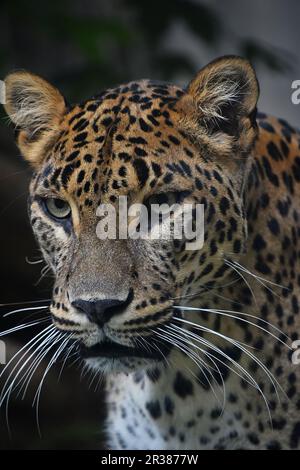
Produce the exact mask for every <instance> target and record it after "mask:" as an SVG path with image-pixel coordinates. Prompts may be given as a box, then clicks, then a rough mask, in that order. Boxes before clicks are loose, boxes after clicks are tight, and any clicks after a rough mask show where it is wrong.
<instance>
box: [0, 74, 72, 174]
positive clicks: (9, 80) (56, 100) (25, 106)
mask: <svg viewBox="0 0 300 470" xmlns="http://www.w3.org/2000/svg"><path fill="white" fill-rule="evenodd" d="M5 89H6V96H5V98H6V104H5V105H4V107H5V110H6V112H7V114H8V116H9V117H10V119H11V121H12V122H13V123H14V124H15V125H16V129H17V131H18V132H17V144H18V146H19V148H20V150H21V152H22V155H23V156H24V158H25V159H26V160H28V161H29V162H30V163H31V164H32V165H33V166H34V167H38V166H39V164H40V163H41V161H42V160H43V158H44V156H45V149H46V147H47V145H49V144H50V143H51V141H53V139H54V138H55V137H56V136H57V135H58V133H59V125H60V122H61V119H62V117H63V115H64V112H65V100H64V98H63V96H62V95H61V94H60V92H59V91H58V90H57V89H56V88H55V87H53V86H52V85H50V83H48V82H46V81H45V80H44V79H43V78H40V77H38V76H37V75H34V74H32V73H29V72H23V71H21V72H14V73H11V74H10V75H8V76H7V77H6V79H5Z"/></svg>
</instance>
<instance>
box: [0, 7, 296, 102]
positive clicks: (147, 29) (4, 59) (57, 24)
mask: <svg viewBox="0 0 300 470" xmlns="http://www.w3.org/2000/svg"><path fill="white" fill-rule="evenodd" d="M1 8H2V11H1V18H0V74H1V75H4V74H5V73H7V72H8V71H9V70H11V69H14V68H26V69H29V70H32V71H35V72H36V73H39V74H41V75H45V76H46V77H47V78H48V79H50V80H53V81H54V82H56V83H57V84H58V86H60V87H62V89H63V91H65V93H66V94H68V96H71V97H72V98H73V99H74V100H75V99H76V100H77V99H81V98H84V97H86V96H87V95H88V94H90V93H92V92H93V91H95V90H99V89H101V88H103V87H106V86H109V85H111V84H114V83H118V82H122V81H126V80H130V79H132V78H134V77H136V76H140V77H141V76H149V75H151V76H152V77H155V78H157V79H165V80H172V79H173V78H174V77H176V76H178V74H179V73H180V74H186V75H187V76H191V75H192V74H193V73H194V72H195V63H194V62H193V60H192V59H191V58H190V57H189V56H187V55H184V54H183V53H182V52H179V51H176V45H173V47H172V50H168V49H167V48H166V47H164V40H165V38H166V35H167V33H168V31H169V30H170V28H171V27H172V25H174V24H175V23H176V22H177V21H180V22H181V23H183V24H184V26H185V27H186V29H187V30H188V31H189V32H190V33H191V34H192V35H193V37H194V38H195V41H198V42H199V44H201V43H202V44H205V45H206V46H207V47H208V48H211V49H214V48H215V47H217V46H218V45H219V44H221V43H222V41H223V40H224V39H228V38H229V39H230V40H232V42H235V44H236V46H235V47H236V52H237V53H240V54H241V55H243V56H245V57H247V58H249V59H250V60H251V61H252V62H254V63H262V64H264V65H265V66H266V67H268V68H270V69H271V70H274V71H276V72H280V73H281V72H283V71H284V70H287V69H288V67H289V65H290V61H289V59H287V57H286V54H284V53H283V52H282V51H278V50H275V49H274V48H273V47H272V46H269V45H268V46H266V45H263V44H261V43H260V42H258V41H257V40H256V39H255V38H249V39H247V40H243V39H239V38H236V37H234V38H230V34H231V33H230V32H229V31H228V28H226V25H225V24H224V22H223V19H222V18H221V17H220V15H219V13H218V12H217V11H216V10H214V9H213V8H212V7H211V6H210V5H209V4H207V3H200V2H195V1H193V0H151V1H145V0H101V1H100V0H89V1H88V2H83V1H82V0H73V1H71V0H52V1H51V2H42V3H41V2H39V1H38V0H28V1H27V2H24V1H23V0H2V6H1ZM1 35H3V37H2V38H1ZM1 39H3V40H1Z"/></svg>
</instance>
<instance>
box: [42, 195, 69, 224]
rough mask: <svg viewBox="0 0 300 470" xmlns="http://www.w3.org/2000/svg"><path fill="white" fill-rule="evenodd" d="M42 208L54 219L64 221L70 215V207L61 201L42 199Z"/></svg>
mask: <svg viewBox="0 0 300 470" xmlns="http://www.w3.org/2000/svg"><path fill="white" fill-rule="evenodd" d="M44 206H45V208H46V211H47V212H48V213H49V214H50V215H51V216H52V217H54V218H55V219H66V218H68V217H69V216H70V215H71V207H70V206H69V204H68V203H67V202H66V201H63V200H62V199H57V198H47V199H44Z"/></svg>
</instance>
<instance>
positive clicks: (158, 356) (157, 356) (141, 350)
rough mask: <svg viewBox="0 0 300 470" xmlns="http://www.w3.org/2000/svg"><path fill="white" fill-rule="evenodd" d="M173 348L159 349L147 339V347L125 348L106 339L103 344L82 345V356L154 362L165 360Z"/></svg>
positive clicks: (160, 347) (164, 347)
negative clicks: (137, 359)
mask: <svg viewBox="0 0 300 470" xmlns="http://www.w3.org/2000/svg"><path fill="white" fill-rule="evenodd" d="M170 349H171V347H170V346H168V345H162V344H160V346H159V348H157V347H156V346H154V345H153V344H151V341H149V338H147V345H145V346H142V345H141V346H138V347H137V346H136V347H131V346H125V345H122V344H119V343H116V342H115V341H111V340H109V339H107V338H106V339H105V340H104V341H102V342H101V343H97V344H95V345H93V346H91V347H87V346H85V345H83V344H81V347H80V354H81V356H82V357H83V358H84V359H89V358H97V357H99V358H100V357H103V358H108V359H120V358H129V357H133V358H143V359H152V360H163V359H164V358H165V356H166V355H168V353H169V352H170Z"/></svg>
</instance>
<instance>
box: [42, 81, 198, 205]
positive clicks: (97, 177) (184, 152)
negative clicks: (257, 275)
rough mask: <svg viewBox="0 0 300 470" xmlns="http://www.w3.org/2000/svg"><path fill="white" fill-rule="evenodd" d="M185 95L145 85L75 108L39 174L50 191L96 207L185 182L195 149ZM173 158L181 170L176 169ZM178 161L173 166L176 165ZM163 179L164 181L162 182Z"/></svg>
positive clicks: (125, 88)
mask: <svg viewBox="0 0 300 470" xmlns="http://www.w3.org/2000/svg"><path fill="white" fill-rule="evenodd" d="M183 93H184V92H183V91H182V90H181V89H180V88H178V87H176V86H174V85H169V84H165V83H160V82H152V81H148V80H142V81H139V82H132V83H129V84H126V85H123V86H119V87H117V88H113V89H108V90H106V91H104V92H103V93H101V94H100V95H97V96H95V97H93V98H92V99H89V100H87V101H85V102H84V103H81V104H79V105H76V106H73V107H71V108H70V109H69V110H68V112H67V113H66V114H65V116H64V118H63V121H62V123H61V132H60V135H59V137H58V139H57V141H56V142H55V144H54V145H52V147H51V148H50V149H49V153H48V155H47V158H46V159H45V162H44V164H43V166H42V168H41V169H40V171H39V173H38V184H42V185H43V186H44V187H45V188H46V189H48V188H50V187H54V188H55V189H56V191H59V192H68V194H70V193H72V194H74V195H75V196H76V197H80V198H83V201H82V205H83V206H87V207H89V206H92V205H94V202H97V203H99V202H100V194H101V198H102V202H103V198H104V199H105V195H106V194H107V199H109V200H111V201H114V200H115V199H116V196H117V195H120V194H122V193H123V194H126V193H127V191H128V188H129V187H130V189H131V190H133V191H141V190H142V189H143V188H144V187H145V186H146V185H147V187H148V189H149V188H154V187H155V186H156V184H157V183H158V180H159V184H166V183H171V181H172V179H173V177H174V175H176V173H178V176H179V178H180V177H182V178H186V177H187V173H188V164H187V163H185V162H184V159H185V158H186V159H187V160H191V159H192V157H193V152H192V149H191V148H189V143H188V141H187V139H186V136H185V135H184V133H183V132H182V130H180V126H178V120H179V118H180V115H179V114H180V113H179V112H178V110H177V109H176V104H177V101H178V98H179V97H180V96H182V94H183ZM174 158H175V159H176V161H178V162H179V165H178V166H177V167H176V166H175V167H174ZM172 159H173V161H172ZM160 177H161V178H160Z"/></svg>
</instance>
